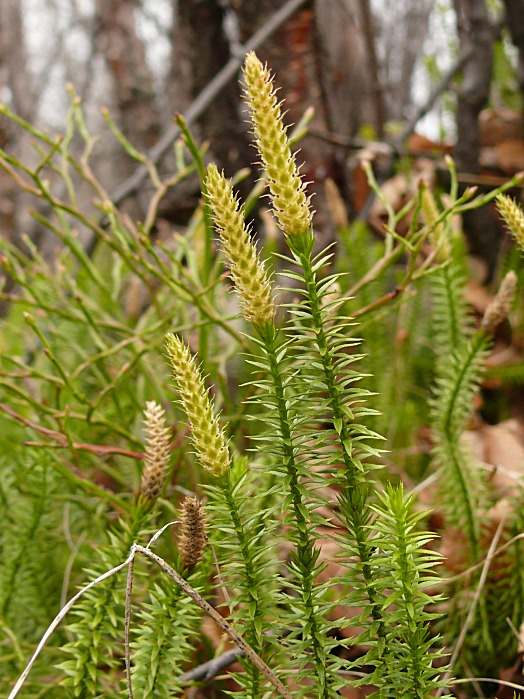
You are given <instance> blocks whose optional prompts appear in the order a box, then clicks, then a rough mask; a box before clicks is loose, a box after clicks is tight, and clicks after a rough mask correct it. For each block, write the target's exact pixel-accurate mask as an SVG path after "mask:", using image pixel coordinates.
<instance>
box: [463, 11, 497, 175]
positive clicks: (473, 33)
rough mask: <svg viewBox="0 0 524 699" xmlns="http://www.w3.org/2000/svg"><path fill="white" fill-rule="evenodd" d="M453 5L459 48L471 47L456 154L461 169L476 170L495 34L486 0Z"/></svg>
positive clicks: (466, 70)
mask: <svg viewBox="0 0 524 699" xmlns="http://www.w3.org/2000/svg"><path fill="white" fill-rule="evenodd" d="M454 6H455V12H456V15H457V28H458V34H459V39H460V50H461V51H462V52H464V53H465V52H467V51H472V58H471V59H470V60H469V61H468V62H467V63H466V66H465V68H464V77H463V81H462V84H461V86H460V89H459V92H458V102H457V147H456V151H455V158H456V160H457V165H458V167H459V169H461V170H465V171H466V172H473V173H476V172H479V171H480V166H479V153H480V132H479V121H478V117H479V114H480V111H481V110H482V109H483V108H484V107H485V106H486V104H487V101H488V99H489V93H490V88H491V73H492V67H493V35H492V30H491V25H490V22H489V15H488V9H487V7H486V3H485V1H484V0H454Z"/></svg>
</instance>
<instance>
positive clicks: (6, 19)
mask: <svg viewBox="0 0 524 699" xmlns="http://www.w3.org/2000/svg"><path fill="white" fill-rule="evenodd" d="M22 11H23V8H22V3H21V2H20V0H0V65H1V66H2V72H3V74H4V75H3V76H2V78H3V79H2V82H3V83H4V84H5V85H6V86H7V87H8V89H9V91H10V93H11V100H12V104H13V108H14V111H15V112H16V113H17V114H19V115H20V116H21V117H22V118H23V119H26V120H28V121H31V120H32V117H33V116H34V107H35V91H34V86H33V81H32V78H31V74H30V72H29V69H28V61H27V51H26V44H25V35H24V23H23V19H22Z"/></svg>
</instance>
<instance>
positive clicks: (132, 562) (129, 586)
mask: <svg viewBox="0 0 524 699" xmlns="http://www.w3.org/2000/svg"><path fill="white" fill-rule="evenodd" d="M134 571H135V559H134V557H133V558H132V559H131V560H130V561H129V567H128V569H127V582H126V605H125V626H124V654H125V662H126V680H127V688H128V692H129V699H133V683H132V681H131V651H130V644H129V630H130V628H131V593H132V592H133V578H134Z"/></svg>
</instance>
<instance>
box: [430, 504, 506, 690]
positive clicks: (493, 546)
mask: <svg viewBox="0 0 524 699" xmlns="http://www.w3.org/2000/svg"><path fill="white" fill-rule="evenodd" d="M505 523H506V520H505V518H504V517H503V518H502V519H501V520H500V523H499V526H498V527H497V531H496V532H495V535H494V537H493V539H492V540H491V544H490V546H489V549H488V555H487V556H486V560H485V561H484V565H483V567H482V573H481V575H480V579H479V584H478V586H477V589H476V590H475V596H474V597H473V602H472V603H471V607H470V608H469V612H468V615H467V617H466V621H465V622H464V625H463V627H462V629H461V631H460V635H459V637H458V639H457V643H456V644H455V648H454V650H453V655H452V656H451V660H450V661H449V665H448V669H447V670H446V672H445V673H444V676H443V677H442V686H441V687H440V689H439V691H438V692H437V697H440V696H442V693H443V692H444V690H445V686H446V684H447V683H448V681H449V679H450V677H451V673H452V672H453V666H454V665H455V663H456V661H457V658H458V655H459V653H460V651H461V649H462V646H463V644H464V641H465V639H466V634H467V633H468V631H469V627H470V626H471V623H472V622H473V618H474V616H475V612H476V610H477V606H478V603H479V600H480V596H481V594H482V590H483V589H484V585H485V584H486V579H487V577H488V572H489V568H490V565H491V561H492V560H493V556H494V552H495V550H496V548H497V544H498V542H499V540H500V537H501V536H502V531H503V529H504V524H505Z"/></svg>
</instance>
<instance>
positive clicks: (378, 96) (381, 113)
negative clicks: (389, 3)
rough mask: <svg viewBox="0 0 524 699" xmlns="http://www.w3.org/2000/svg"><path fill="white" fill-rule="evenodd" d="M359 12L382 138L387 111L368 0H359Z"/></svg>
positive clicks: (376, 115) (376, 119) (378, 125)
mask: <svg viewBox="0 0 524 699" xmlns="http://www.w3.org/2000/svg"><path fill="white" fill-rule="evenodd" d="M360 12H361V14H362V24H363V30H364V37H365V41H366V48H367V54H368V63H369V76H370V82H371V89H372V102H373V106H374V111H375V125H376V129H377V136H378V138H382V137H383V136H384V126H385V124H386V119H387V112H386V102H385V99H384V90H383V87H382V84H381V83H382V81H381V77H380V65H379V60H378V56H377V47H376V40H377V34H376V31H375V26H374V19H373V14H372V12H371V6H370V2H369V0H360Z"/></svg>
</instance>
